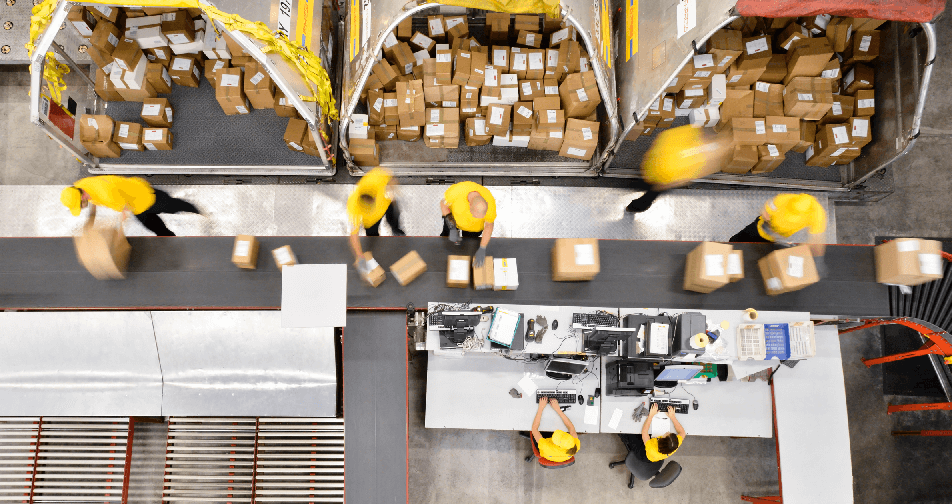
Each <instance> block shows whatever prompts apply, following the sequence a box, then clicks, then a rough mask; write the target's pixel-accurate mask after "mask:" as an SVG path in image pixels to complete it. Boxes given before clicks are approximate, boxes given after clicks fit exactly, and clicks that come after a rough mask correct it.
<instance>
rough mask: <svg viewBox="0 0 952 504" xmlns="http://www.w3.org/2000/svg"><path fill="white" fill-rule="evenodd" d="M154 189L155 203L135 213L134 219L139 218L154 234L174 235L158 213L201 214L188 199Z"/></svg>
mask: <svg viewBox="0 0 952 504" xmlns="http://www.w3.org/2000/svg"><path fill="white" fill-rule="evenodd" d="M154 190H155V203H154V204H153V205H152V206H150V207H149V208H148V209H146V211H144V212H142V213H140V214H137V215H136V219H139V222H141V223H142V225H143V226H145V227H146V228H147V229H148V230H149V231H152V232H153V233H155V235H156V236H175V233H173V232H172V231H171V230H170V229H169V228H168V227H166V226H165V222H163V221H162V218H161V217H159V214H163V213H181V212H189V213H194V214H201V212H199V211H198V208H195V205H193V204H191V203H189V202H188V201H185V200H183V199H178V198H173V197H171V196H169V193H167V192H165V191H163V190H161V189H154Z"/></svg>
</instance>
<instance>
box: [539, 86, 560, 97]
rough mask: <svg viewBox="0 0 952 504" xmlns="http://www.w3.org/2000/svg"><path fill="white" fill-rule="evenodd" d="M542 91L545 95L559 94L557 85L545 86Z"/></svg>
mask: <svg viewBox="0 0 952 504" xmlns="http://www.w3.org/2000/svg"><path fill="white" fill-rule="evenodd" d="M543 91H545V94H547V95H557V94H559V87H558V86H546V87H545V89H543Z"/></svg>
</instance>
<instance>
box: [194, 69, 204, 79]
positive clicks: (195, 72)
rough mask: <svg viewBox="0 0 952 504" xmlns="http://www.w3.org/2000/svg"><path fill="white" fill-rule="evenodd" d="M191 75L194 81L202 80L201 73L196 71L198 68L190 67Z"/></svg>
mask: <svg viewBox="0 0 952 504" xmlns="http://www.w3.org/2000/svg"><path fill="white" fill-rule="evenodd" d="M192 74H194V75H195V78H196V79H200V78H202V73H201V72H199V71H198V67H197V66H196V67H192Z"/></svg>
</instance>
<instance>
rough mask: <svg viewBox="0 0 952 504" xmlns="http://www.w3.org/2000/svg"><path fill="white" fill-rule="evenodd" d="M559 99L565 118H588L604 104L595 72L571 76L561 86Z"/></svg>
mask: <svg viewBox="0 0 952 504" xmlns="http://www.w3.org/2000/svg"><path fill="white" fill-rule="evenodd" d="M559 97H560V98H561V100H562V108H563V110H564V111H565V117H567V118H568V117H576V118H579V117H587V116H588V115H589V114H591V113H592V112H594V111H595V109H596V108H597V107H598V104H599V103H601V102H602V99H601V96H600V95H599V93H598V84H597V83H596V82H595V72H592V71H588V72H584V73H580V74H570V75H568V76H566V78H565V81H564V82H563V83H562V85H561V86H559Z"/></svg>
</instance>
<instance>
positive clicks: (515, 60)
mask: <svg viewBox="0 0 952 504" xmlns="http://www.w3.org/2000/svg"><path fill="white" fill-rule="evenodd" d="M528 57H529V55H528V54H526V53H519V54H516V55H515V56H513V57H512V70H513V71H517V70H525V69H526V63H527V61H528Z"/></svg>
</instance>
